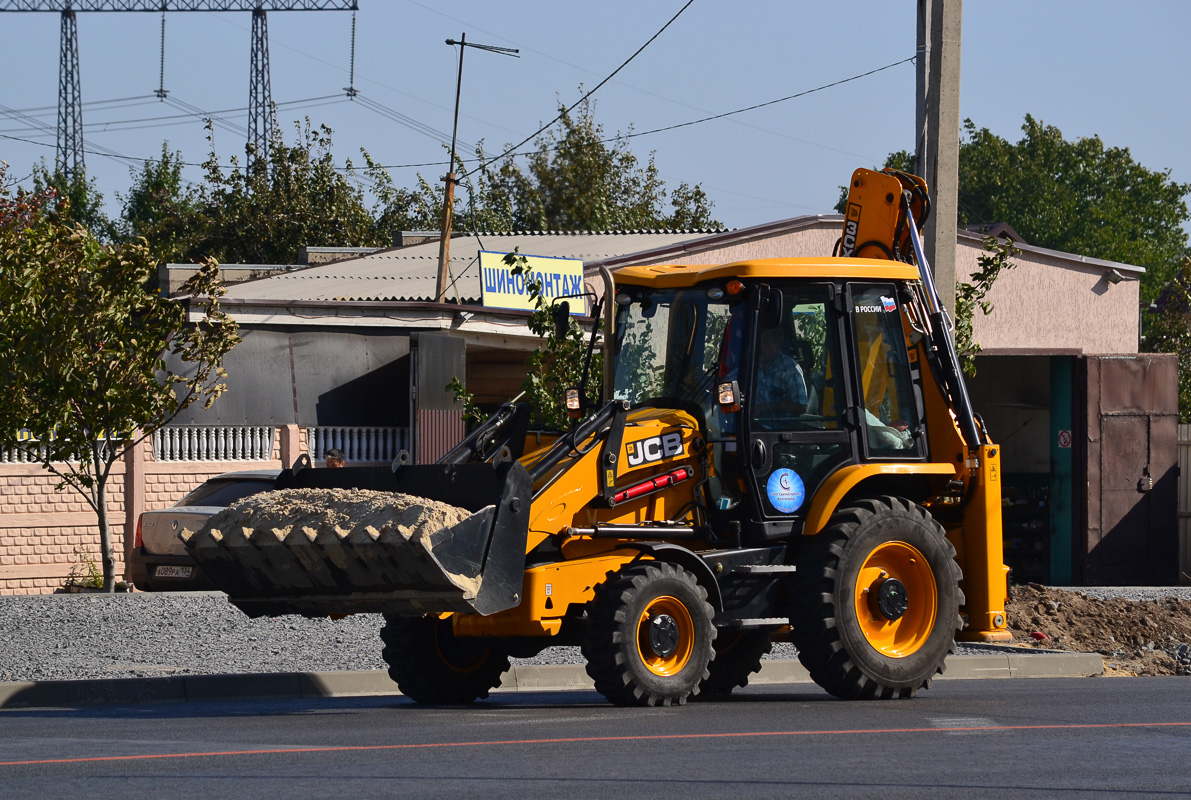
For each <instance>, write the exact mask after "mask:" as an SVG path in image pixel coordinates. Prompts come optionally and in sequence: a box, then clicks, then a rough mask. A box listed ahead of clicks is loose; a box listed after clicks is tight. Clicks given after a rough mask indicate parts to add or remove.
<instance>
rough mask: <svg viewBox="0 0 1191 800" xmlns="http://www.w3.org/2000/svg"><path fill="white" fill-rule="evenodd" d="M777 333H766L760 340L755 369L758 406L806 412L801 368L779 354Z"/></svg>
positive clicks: (804, 384) (805, 397)
mask: <svg viewBox="0 0 1191 800" xmlns="http://www.w3.org/2000/svg"><path fill="white" fill-rule="evenodd" d="M779 336H780V334H779V332H778V331H776V330H774V331H766V332H764V333H763V334H762V337H761V348H760V349H761V353H760V359H759V361H760V363H759V365H758V369H757V399H756V402H757V403H758V404H759V405H769V406H777V405H781V406H783V407H785V408H789V409H790V410H791V411H792V412H793V413H794V414H795V415H799V414H805V413H806V404H807V392H806V378H804V377H803V375H802V367H800V366H798V362H797V361H795V360H794V359H793V357H791V356H790V355H788V354H787V353H784V352H782V340H781V338H779Z"/></svg>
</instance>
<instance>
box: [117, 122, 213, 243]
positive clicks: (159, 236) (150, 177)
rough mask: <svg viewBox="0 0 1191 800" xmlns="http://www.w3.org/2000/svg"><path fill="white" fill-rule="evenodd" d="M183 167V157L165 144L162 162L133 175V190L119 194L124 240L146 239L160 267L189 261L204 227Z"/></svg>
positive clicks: (149, 164)
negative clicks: (186, 182)
mask: <svg viewBox="0 0 1191 800" xmlns="http://www.w3.org/2000/svg"><path fill="white" fill-rule="evenodd" d="M183 166H184V163H183V160H182V153H181V152H173V153H171V152H170V149H169V144H168V143H164V142H163V143H162V145H161V159H160V160H156V161H155V160H152V159H150V160H148V161H146V162H145V163H144V164H143V165H142V166H141V170H140V172H139V173H138V172H135V171H133V172H132V173H131V174H132V188H131V189H129V192H128V194H127V195H122V194H120V193H119V192H117V193H116V197H117V198H118V199H119V200H120V201H121V203H122V204H123V209H122V211H121V213H120V226H119V232H120V237H121V239H123V240H124V241H129V240H133V239H137V238H143V239H145V240H146V241H147V242H149V246H150V250H151V251H152V253H153V256H154V258H155V259H156V260H157V261H158V262H161V263H178V262H181V261H184V260H189V259H190V258H191V257H192V256H193V255H194V254H193V253H192V251H193V249H194V240H195V238H196V235H197V232H198V231H199V230H200V229H201V228H202V226H203V224H204V218H203V209H202V207H201V204H200V201H199V193H198V190H197V189H196V188H193V187H190V186H187V185H186V184H185V182H184V181H183V179H182V167H183Z"/></svg>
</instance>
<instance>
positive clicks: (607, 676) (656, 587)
mask: <svg viewBox="0 0 1191 800" xmlns="http://www.w3.org/2000/svg"><path fill="white" fill-rule="evenodd" d="M587 615H588V618H587V625H586V629H585V631H584V636H583V648H582V649H583V655H584V657H585V658H586V659H587V674H588V675H590V676H591V678H592V680H593V681H594V682H595V687H596V689H597V690H598V691H599V692H600V694H602V695H604V697H606V698H608V700H610V701H611V702H613V703H615V704H616V705H620V706H669V705H681V704H682V703H685V702H686V701H687V698H689V697H690V696H691V695H692V694H695V693H697V692H698V691H699V683H700V681H703V680H705V679H706V678H707V676H708V664H709V663H710V662H711V659H712V658H713V657H714V652H713V651H712V641H713V640H714V639H715V626H714V625H713V624H712V618H713V617H714V615H715V611H714V609H712V607H711V605H710V604H709V603H708V602H707V590H706V589H704V588H703V587H702V586H700V585H699V583H698V581H696V580H695V577H694V576H693V575H691V573H689V572H687V571H686V570H684V569H683V568H682V567H679V566H675V565H672V564H667V563H664V562H653V563H644V564H635V565H632V566H628V567H625V568H624V569H622V570H620V572H617V573H616V574H614V575H612V576H610V577H609V578H608V580H606V581H605V582H604V583H602V584H600V585H599V586H597V587H596V588H595V597H594V598H593V599H592V600H591V602H590V603H588V605H587Z"/></svg>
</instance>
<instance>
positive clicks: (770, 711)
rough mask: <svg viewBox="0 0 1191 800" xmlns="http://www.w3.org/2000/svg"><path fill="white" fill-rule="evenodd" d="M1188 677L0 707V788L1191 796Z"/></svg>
mask: <svg viewBox="0 0 1191 800" xmlns="http://www.w3.org/2000/svg"><path fill="white" fill-rule="evenodd" d="M1188 754H1191V681H1188V680H1187V679H1186V678H1182V677H1175V678H1113V679H1109V678H1092V679H1086V678H1085V679H1049V680H1017V681H1014V680H998V681H988V680H985V681H950V682H941V683H939V684H936V686H935V687H934V688H933V689H931V690H930V691H929V692H926V693H924V694H923V695H922V696H920V697H919V698H917V699H915V700H912V701H901V702H886V703H847V702H842V701H837V700H835V699H833V698H831V697H830V696H828V695H827V694H825V693H823V692H822V691H821V690H820V689H818V688H817V687H815V686H812V685H797V686H772V687H761V688H756V689H753V688H750V689H747V690H745V691H743V692H740V693H739V694H738V695H734V696H733V697H732V698H731V699H729V700H726V701H722V702H707V703H694V704H690V705H687V706H685V707H682V708H675V709H623V708H616V707H613V706H610V705H608V704H606V703H605V702H604V701H603V699H602V698H600V697H599V695H596V694H594V693H590V692H552V693H541V694H531V693H517V694H511V693H510V694H503V695H494V696H493V698H492V699H491V700H489V701H486V702H484V703H481V704H478V705H476V706H473V707H470V708H429V707H422V706H418V705H416V704H414V703H412V702H411V701H408V700H406V699H404V698H392V697H388V698H358V699H325V700H286V701H280V700H277V701H252V700H245V701H239V702H210V703H186V704H162V705H138V706H107V707H101V708H90V709H83V710H6V711H0V796H3V797H4V798H6V799H8V800H15V799H16V798H38V799H39V800H43V799H44V798H56V797H79V796H90V797H187V798H207V797H210V798H220V800H230V798H241V797H244V798H258V797H283V798H286V800H289V799H290V798H305V797H311V798H316V797H317V798H328V797H332V798H335V797H342V798H345V800H347V799H350V800H362V798H371V797H448V796H449V797H455V798H484V799H485V800H487V798H498V797H516V798H522V799H523V798H527V797H533V798H536V797H568V798H569V797H582V798H586V797H612V798H618V800H624V799H625V798H629V797H641V796H650V797H661V798H683V800H687V799H688V798H703V797H750V798H752V797H793V796H797V797H841V798H843V797H847V798H853V797H873V798H882V800H888V799H890V798H915V799H916V800H921V798H924V797H948V798H960V797H981V798H984V797H998V798H1001V797H1031V798H1033V797H1048V798H1063V797H1075V796H1081V797H1114V798H1115V797H1130V798H1133V797H1191V762H1189V761H1188Z"/></svg>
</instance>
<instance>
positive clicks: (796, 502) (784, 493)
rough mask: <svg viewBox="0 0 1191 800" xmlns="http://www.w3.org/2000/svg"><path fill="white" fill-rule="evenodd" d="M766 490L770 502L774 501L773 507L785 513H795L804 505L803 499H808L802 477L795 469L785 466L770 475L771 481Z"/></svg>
mask: <svg viewBox="0 0 1191 800" xmlns="http://www.w3.org/2000/svg"><path fill="white" fill-rule="evenodd" d="M765 492H766V494H768V495H769V502H771V503H773V507H774V508H776V509H777V510H778V511H780V512H782V513H783V514H793V513H794V512H795V511H797V510H798V509H799V508H801V507H802V501H803V500H805V499H806V486H805V485H803V483H802V478H800V477H798V473H797V472H795V471H794V470H792V469H787V468H785V467H782V468H781V469H777V470H774V471H773V473H772V474H771V475H770V476H769V483H767V484H766V486H765Z"/></svg>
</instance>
